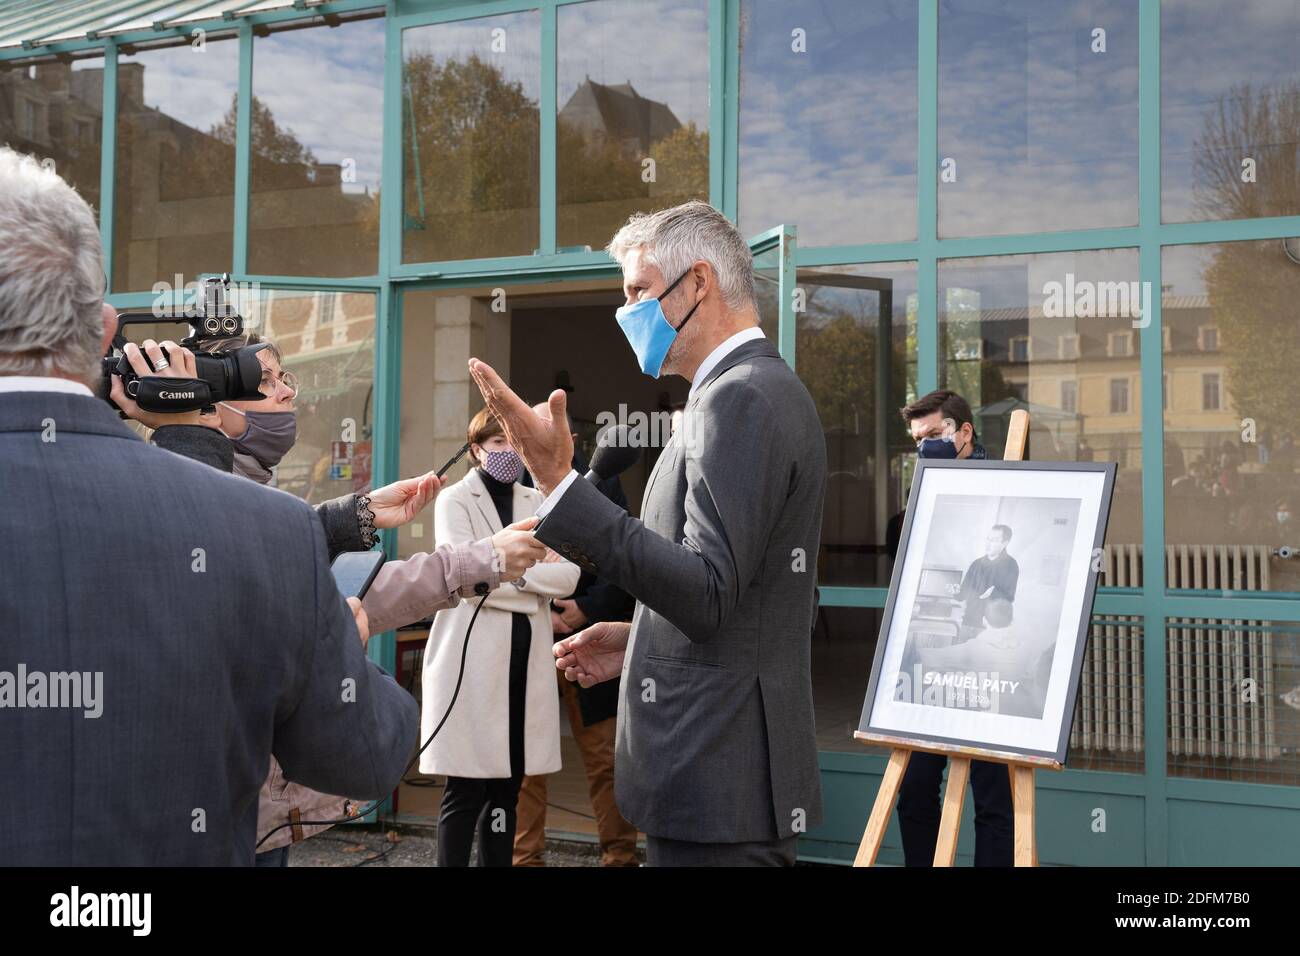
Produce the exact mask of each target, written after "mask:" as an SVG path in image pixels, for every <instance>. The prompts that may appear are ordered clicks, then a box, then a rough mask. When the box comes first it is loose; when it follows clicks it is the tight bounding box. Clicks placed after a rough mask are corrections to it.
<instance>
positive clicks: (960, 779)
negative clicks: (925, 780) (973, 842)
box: [934, 757, 970, 866]
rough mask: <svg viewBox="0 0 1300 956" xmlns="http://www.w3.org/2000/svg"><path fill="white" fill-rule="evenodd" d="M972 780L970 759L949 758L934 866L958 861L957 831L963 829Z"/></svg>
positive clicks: (949, 864) (950, 864) (948, 864)
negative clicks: (968, 786)
mask: <svg viewBox="0 0 1300 956" xmlns="http://www.w3.org/2000/svg"><path fill="white" fill-rule="evenodd" d="M969 779H970V758H969V757H949V758H948V784H947V786H946V787H945V788H944V791H943V816H942V817H940V818H939V842H938V843H936V844H935V846H934V865H935V866H952V865H953V862H954V861H955V860H956V859H957V831H958V830H960V829H961V808H962V803H963V802H964V801H965V799H966V781H968V780H969Z"/></svg>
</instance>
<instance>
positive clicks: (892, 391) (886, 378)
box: [795, 262, 917, 587]
mask: <svg viewBox="0 0 1300 956" xmlns="http://www.w3.org/2000/svg"><path fill="white" fill-rule="evenodd" d="M798 288H799V292H798V294H797V295H798V297H799V300H801V303H800V304H801V305H802V310H801V311H796V325H797V329H798V332H797V340H796V345H795V368H796V370H797V371H798V373H799V377H800V379H802V380H803V383H804V384H805V385H806V386H807V387H808V391H809V392H810V393H811V394H812V397H813V402H814V403H815V404H816V406H817V415H818V417H819V418H820V419H821V423H822V429H823V430H824V431H825V434H826V456H827V469H826V476H827V479H826V504H825V508H824V510H823V513H822V536H821V554H820V556H819V558H818V564H817V576H818V579H819V581H820V583H822V584H835V585H849V586H859V587H888V586H889V578H890V574H891V572H892V569H893V555H892V554H891V553H890V551H891V548H890V541H891V538H890V530H891V528H892V529H893V530H894V532H895V535H894V538H895V539H896V537H897V534H896V532H897V530H898V527H899V525H898V521H899V517H900V516H901V512H902V510H903V499H904V484H903V482H904V467H903V463H904V461H905V460H906V459H907V457H908V456H909V455H910V454H912V453H914V452H915V450H916V448H915V446H914V445H913V444H912V443H911V442H910V440H909V439H908V436H907V432H906V431H905V429H904V428H903V424H902V419H901V418H900V417H899V415H898V410H899V409H900V408H902V407H903V406H904V405H906V404H907V402H908V400H909V399H910V398H915V397H916V303H917V299H916V264H915V263H910V262H909V263H880V264H875V265H863V266H821V267H817V268H812V269H800V270H799V273H798Z"/></svg>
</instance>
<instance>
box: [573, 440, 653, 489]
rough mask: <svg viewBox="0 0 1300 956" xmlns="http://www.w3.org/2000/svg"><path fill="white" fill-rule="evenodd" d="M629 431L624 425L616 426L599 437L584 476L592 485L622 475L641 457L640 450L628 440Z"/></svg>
mask: <svg viewBox="0 0 1300 956" xmlns="http://www.w3.org/2000/svg"><path fill="white" fill-rule="evenodd" d="M629 431H630V429H629V428H628V427H627V426H626V425H616V426H614V427H613V428H611V429H609V430H607V431H606V432H605V434H603V435H601V436H600V441H599V442H598V443H597V445H596V450H595V452H593V453H592V456H591V470H590V471H588V472H587V474H586V476H585V477H586V479H587V480H588V481H590V482H591V483H592V484H593V485H594V484H598V483H599V482H602V481H605V480H606V479H608V478H613V477H614V476H615V475H621V474H623V472H625V471H627V470H628V469H629V468H631V467H632V466H633V465H634V464H636V460H637V459H638V458H640V457H641V449H640V448H638V447H636V446H635V445H633V444H632V442H631V441H629V440H628V432H629Z"/></svg>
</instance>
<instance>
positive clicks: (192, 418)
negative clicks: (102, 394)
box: [108, 339, 206, 428]
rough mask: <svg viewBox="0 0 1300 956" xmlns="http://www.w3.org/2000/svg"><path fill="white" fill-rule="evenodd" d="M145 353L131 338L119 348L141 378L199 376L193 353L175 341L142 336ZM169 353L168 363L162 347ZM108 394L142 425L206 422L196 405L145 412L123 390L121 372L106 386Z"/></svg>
mask: <svg viewBox="0 0 1300 956" xmlns="http://www.w3.org/2000/svg"><path fill="white" fill-rule="evenodd" d="M143 344H144V353H143V354H141V352H140V346H138V345H136V344H135V343H134V342H128V343H127V344H126V347H125V348H124V349H122V352H123V354H125V355H126V360H127V361H128V362H129V363H130V364H131V368H133V369H134V370H135V374H136V375H139V376H140V377H141V378H152V377H159V378H191V379H192V378H198V372H197V371H196V370H195V367H194V353H193V352H191V351H190V350H189V349H186V348H181V347H180V346H179V345H177V344H176V343H175V342H171V341H166V342H163V343H162V345H161V346H159V344H158V343H157V342H155V341H154V340H153V339H145V340H144V343H143ZM164 349H166V354H167V355H169V356H171V362H170V363H168V361H167V360H166V359H164V358H163V354H164V353H163V350H164ZM145 355H148V356H149V361H150V362H153V367H154V369H157V370H158V371H154V370H153V369H150V368H149V364H148V362H146V361H145V360H144V356H145ZM108 394H109V397H110V398H112V399H113V401H114V403H116V405H117V407H118V408H120V409H122V411H124V412H126V415H127V417H128V418H131V419H134V420H135V421H137V422H139V423H140V424H141V425H145V426H147V427H149V428H162V427H163V426H164V425H200V424H206V423H205V422H201V421H200V420H199V419H200V412H199V411H198V409H195V410H194V411H189V412H174V413H172V414H166V413H163V412H147V411H145V410H144V409H143V408H141V407H140V406H139V405H138V404H136V401H135V399H133V398H131V397H130V396H129V395H127V394H126V389H125V387H123V385H122V376H120V375H114V376H113V382H112V385H111V387H110V388H109V393H108Z"/></svg>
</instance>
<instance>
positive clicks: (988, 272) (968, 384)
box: [939, 249, 1150, 587]
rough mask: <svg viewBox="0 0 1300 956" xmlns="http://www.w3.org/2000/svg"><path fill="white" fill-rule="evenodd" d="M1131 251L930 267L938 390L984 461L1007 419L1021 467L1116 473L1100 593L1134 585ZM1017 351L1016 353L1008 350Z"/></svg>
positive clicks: (1000, 439) (1136, 430)
mask: <svg viewBox="0 0 1300 956" xmlns="http://www.w3.org/2000/svg"><path fill="white" fill-rule="evenodd" d="M1137 278H1138V256H1137V252H1136V251H1135V250H1132V249H1117V250H1108V251H1095V252H1067V253H1051V254H1042V255H1029V256H998V257H993V258H986V259H948V260H944V261H942V262H940V263H939V383H940V387H942V388H950V389H952V390H954V391H956V392H959V393H960V394H961V395H963V396H965V398H966V400H967V401H969V402H970V404H971V409H972V411H973V412H974V415H975V429H976V432H977V434H978V436H979V439H980V441H981V442H982V443H983V444H984V446H985V449H986V450H987V452H988V456H989V457H990V458H1001V457H1002V454H1003V450H1004V447H1005V444H1006V433H1007V424H1008V422H1009V418H1010V415H1011V413H1012V412H1013V411H1015V410H1016V409H1025V410H1027V411H1028V412H1029V420H1030V431H1029V447H1028V449H1027V451H1026V457H1027V458H1030V459H1033V460H1038V461H1115V462H1118V463H1119V474H1118V476H1117V478H1116V481H1115V494H1114V499H1113V501H1112V503H1111V510H1110V522H1109V524H1108V526H1107V530H1106V562H1107V564H1106V566H1105V569H1104V574H1105V576H1104V577H1103V579H1102V584H1103V585H1106V586H1110V587H1138V586H1140V585H1141V583H1142V581H1141V560H1140V554H1141V548H1140V542H1141V541H1142V471H1141V469H1142V421H1141V403H1140V402H1139V398H1140V395H1141V388H1140V366H1139V354H1138V352H1139V349H1138V341H1139V340H1138V328H1139V327H1140V326H1141V325H1142V324H1143V323H1144V322H1145V321H1148V318H1147V316H1149V309H1150V297H1149V294H1148V295H1144V293H1143V287H1142V285H1141V284H1140V283H1139V282H1138V281H1137ZM1017 340H1020V342H1021V346H1020V350H1019V351H1017V348H1016V346H1015V345H1014V343H1015V342H1016V341H1017Z"/></svg>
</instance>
